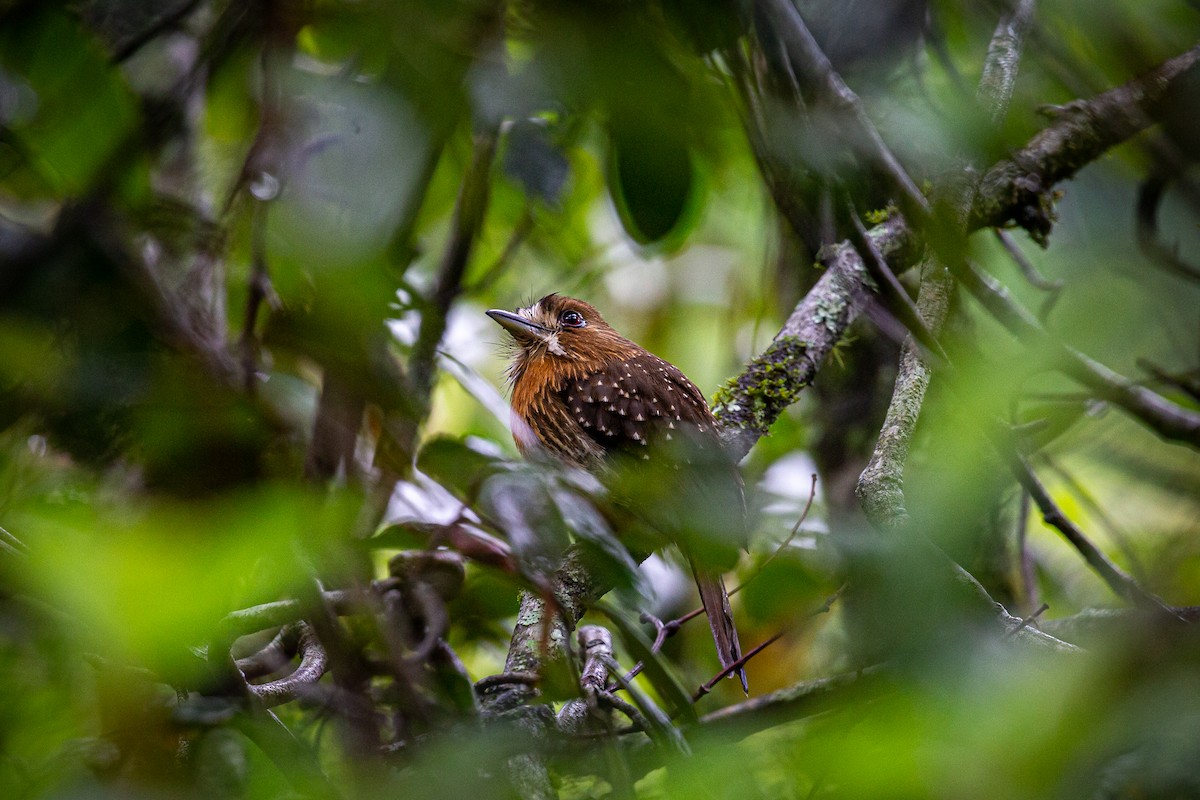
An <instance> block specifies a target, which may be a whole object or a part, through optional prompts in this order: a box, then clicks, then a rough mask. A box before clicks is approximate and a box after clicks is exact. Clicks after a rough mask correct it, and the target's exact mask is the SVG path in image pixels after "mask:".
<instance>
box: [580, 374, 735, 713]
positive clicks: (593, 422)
mask: <svg viewBox="0 0 1200 800" xmlns="http://www.w3.org/2000/svg"><path fill="white" fill-rule="evenodd" d="M559 398H560V399H561V401H562V402H563V404H564V405H565V406H566V408H567V411H568V413H570V414H571V415H572V417H573V418H574V419H575V421H576V422H578V423H579V425H580V426H582V428H583V429H584V431H585V432H586V433H587V435H588V436H589V437H591V439H592V440H593V441H595V442H596V443H597V444H598V445H600V447H602V448H603V449H604V451H605V452H606V453H612V454H616V453H627V454H628V453H633V454H635V455H640V456H641V457H643V458H646V459H648V460H649V459H651V454H652V453H653V452H655V451H656V450H657V449H659V446H662V445H667V444H670V443H672V440H673V439H681V440H683V439H687V438H690V439H691V440H692V441H680V444H682V445H683V447H681V448H673V449H672V453H671V455H672V456H674V457H682V459H684V460H685V461H691V460H692V457H693V456H697V457H701V458H702V461H703V463H701V464H698V465H695V466H696V467H697V469H692V470H685V471H684V472H683V473H682V474H681V473H678V472H674V473H673V475H672V477H671V478H670V479H669V480H668V482H667V485H668V486H669V487H670V488H669V490H667V491H668V492H669V493H670V494H672V495H674V496H675V497H676V499H677V503H676V506H678V509H677V510H678V511H680V513H679V514H672V513H670V510H669V506H670V504H669V503H668V504H664V503H663V502H662V498H661V497H658V498H657V502H654V505H655V506H656V507H657V511H658V512H659V513H657V514H653V516H655V517H656V518H657V519H658V521H659V522H661V521H662V520H663V516H662V512H663V510H664V505H665V506H666V507H667V510H668V514H667V515H668V516H670V517H674V518H675V523H674V524H675V525H680V524H682V525H683V526H687V527H693V528H694V527H695V526H694V525H693V524H692V523H695V521H696V520H695V519H694V517H695V516H699V517H701V518H703V519H704V521H705V522H707V523H709V525H710V526H713V525H715V527H716V528H717V529H718V530H715V531H709V535H714V534H715V535H716V536H717V537H721V538H725V540H726V541H729V540H730V538H732V539H733V540H734V541H736V542H737V543H738V544H741V545H744V543H745V498H744V495H743V491H742V480H741V475H740V473H738V471H737V468H736V466H734V465H733V464H732V462H729V461H727V460H725V457H724V451H723V450H722V449H721V445H720V438H719V437H718V435H717V425H716V420H715V419H714V418H713V415H712V412H711V411H710V410H709V408H708V403H707V402H706V401H705V399H704V395H703V394H701V393H700V390H699V389H697V388H696V386H695V384H693V383H692V382H691V381H690V380H688V378H687V376H685V375H684V374H683V372H681V371H680V370H679V368H678V367H676V366H675V365H673V364H671V363H669V362H667V361H664V360H662V359H661V358H658V357H657V356H654V355H651V354H650V353H642V354H640V355H636V356H634V357H630V358H627V359H623V360H619V361H614V362H612V363H611V364H609V365H607V366H606V367H605V368H604V369H601V370H597V371H595V372H592V373H589V374H587V375H583V376H581V377H578V378H576V379H574V380H571V381H569V382H568V383H567V384H566V386H564V388H563V389H562V390H561V392H560V393H559ZM691 447H697V448H698V449H690V448H691ZM674 466H680V465H678V464H676V465H674ZM713 473H717V474H715V475H714V474H713ZM648 474H653V473H648ZM662 490H663V487H661V486H658V487H652V491H651V492H650V494H651V496H652V498H653V497H654V496H656V495H660V493H661V492H662ZM652 501H653V500H652ZM642 510H643V511H649V510H650V509H648V508H646V507H645V506H643V508H642ZM689 512H690V515H691V516H692V517H693V519H691V520H690V521H685V520H686V519H687V518H688V517H689ZM711 512H716V513H711ZM701 527H704V526H703V525H702V526H701ZM729 528H733V530H729ZM679 544H680V547H681V548H682V549H684V552H685V555H688V561H689V562H690V563H691V567H692V572H693V575H694V576H695V578H696V585H697V587H698V588H699V590H700V598H701V600H702V601H703V603H704V609H705V611H706V613H707V615H708V620H709V625H710V627H711V628H712V635H713V639H714V641H715V642H716V645H717V653H718V655H719V656H720V661H721V665H722V666H725V667H728V666H730V665H731V664H733V663H734V662H735V661H737V660H738V659H739V658H740V657H741V646H740V645H739V643H738V635H737V628H735V627H734V624H733V615H732V612H731V611H730V608H729V596H728V595H727V594H726V592H725V585H724V583H723V581H722V580H721V575H720V570H716V569H713V568H712V567H711V566H706V565H704V564H701V563H698V562H697V560H696V559H695V558H694V557H693V555H694V554H695V551H692V554H688V551H689V550H690V548H687V547H685V545H684V542H683V541H679ZM734 674H736V675H737V676H738V677H739V679H740V680H741V683H742V688H743V689H745V688H746V672H745V670H744V669H739V670H737V671H736V672H735V673H734Z"/></svg>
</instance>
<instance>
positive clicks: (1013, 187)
mask: <svg viewBox="0 0 1200 800" xmlns="http://www.w3.org/2000/svg"><path fill="white" fill-rule="evenodd" d="M1197 61H1200V45H1197V46H1196V47H1193V48H1192V49H1191V50H1188V51H1187V52H1186V53H1183V54H1182V55H1179V56H1176V57H1175V58H1173V59H1171V60H1170V61H1167V62H1166V63H1164V64H1162V65H1161V66H1159V67H1158V68H1157V69H1154V70H1152V71H1150V72H1148V73H1146V74H1145V75H1142V76H1140V77H1137V78H1135V79H1133V80H1132V81H1129V82H1128V83H1125V84H1123V85H1121V86H1118V87H1116V88H1114V89H1109V90H1108V91H1107V92H1102V93H1101V94H1098V95H1096V96H1095V97H1092V98H1090V99H1088V100H1080V101H1076V102H1074V103H1071V104H1070V105H1068V106H1066V107H1064V108H1063V109H1062V113H1061V115H1060V116H1059V118H1058V120H1057V121H1056V122H1054V123H1053V124H1051V125H1050V126H1048V127H1047V128H1045V129H1044V130H1043V131H1042V132H1041V133H1039V134H1037V135H1036V136H1034V137H1033V139H1031V140H1030V141H1029V143H1028V144H1026V145H1025V146H1024V147H1023V148H1021V149H1020V150H1018V151H1017V152H1016V153H1014V154H1013V155H1012V156H1010V157H1009V158H1007V159H1005V160H1003V161H1001V162H999V163H998V164H996V165H995V166H993V167H992V168H991V169H989V170H988V171H987V172H986V173H985V174H984V176H983V178H982V179H981V180H980V181H979V187H978V190H977V193H976V196H975V200H974V203H973V207H972V211H971V215H970V217H969V219H968V222H967V229H968V231H972V230H977V229H979V228H995V227H1000V226H1002V225H1004V224H1005V223H1007V222H1008V221H1009V220H1012V221H1014V222H1016V223H1017V224H1018V225H1020V226H1021V227H1022V228H1025V229H1026V230H1027V231H1029V233H1030V235H1031V236H1033V238H1034V239H1035V240H1036V241H1037V242H1039V243H1040V244H1043V245H1045V243H1046V237H1047V236H1048V235H1049V233H1050V228H1051V226H1052V224H1053V217H1052V212H1051V206H1052V204H1053V202H1054V198H1053V197H1052V196H1051V194H1050V191H1051V189H1052V188H1053V186H1054V185H1055V184H1056V183H1058V182H1059V181H1064V180H1066V179H1068V178H1070V177H1072V176H1073V175H1074V174H1075V173H1076V172H1078V171H1079V170H1080V169H1082V168H1083V167H1085V166H1087V165H1088V164H1090V163H1091V162H1092V161H1095V160H1096V159H1097V158H1099V157H1100V156H1101V155H1103V154H1104V153H1105V152H1107V151H1108V150H1109V149H1110V148H1112V147H1114V146H1116V145H1118V144H1120V143H1121V142H1124V141H1125V140H1127V139H1129V138H1130V137H1132V136H1133V135H1134V134H1136V133H1139V132H1140V131H1142V130H1144V129H1146V128H1147V127H1149V126H1150V125H1151V124H1152V123H1153V122H1154V121H1155V120H1156V119H1157V118H1158V117H1159V116H1161V112H1162V109H1161V108H1159V107H1158V106H1159V102H1160V101H1161V100H1162V98H1163V95H1164V94H1165V93H1166V92H1167V90H1168V89H1169V88H1170V86H1171V85H1172V81H1174V80H1175V79H1177V78H1179V77H1180V76H1181V75H1182V74H1183V73H1184V72H1186V71H1187V69H1188V68H1189V67H1191V66H1192V65H1193V64H1195V63H1197Z"/></svg>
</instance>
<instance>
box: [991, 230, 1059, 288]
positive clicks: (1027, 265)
mask: <svg viewBox="0 0 1200 800" xmlns="http://www.w3.org/2000/svg"><path fill="white" fill-rule="evenodd" d="M993 232H994V233H995V234H996V239H998V240H999V242H1000V244H1001V245H1002V246H1003V247H1004V250H1005V252H1007V253H1008V255H1009V256H1010V257H1011V258H1012V260H1013V263H1014V264H1016V265H1017V269H1019V270H1021V274H1022V275H1024V276H1025V280H1026V281H1028V282H1029V285H1030V286H1032V287H1033V288H1035V289H1040V290H1042V291H1043V292H1049V293H1050V300H1049V301H1048V302H1051V303H1052V302H1054V301H1055V300H1057V299H1058V294H1059V292H1061V291H1062V289H1063V286H1064V285H1065V284H1063V282H1062V281H1052V280H1049V279H1048V278H1046V277H1044V276H1043V275H1042V274H1041V273H1040V272H1038V270H1037V267H1035V266H1034V265H1033V262H1032V261H1030V260H1029V259H1028V258H1026V256H1025V254H1024V253H1023V252H1021V248H1020V246H1019V245H1018V244H1017V243H1016V242H1015V241H1013V237H1012V234H1010V233H1009V232H1008V231H1006V230H1004V229H1002V228H994V229H993Z"/></svg>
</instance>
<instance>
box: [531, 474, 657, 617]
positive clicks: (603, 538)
mask: <svg viewBox="0 0 1200 800" xmlns="http://www.w3.org/2000/svg"><path fill="white" fill-rule="evenodd" d="M551 495H552V497H553V498H554V503H555V505H557V506H558V511H559V513H560V514H561V515H562V519H563V522H564V523H565V524H566V526H567V529H568V530H569V531H570V532H571V533H572V535H574V536H575V538H576V539H578V540H581V541H583V542H586V543H587V544H588V545H590V546H591V548H592V549H594V550H595V551H598V552H595V553H594V555H593V558H592V559H591V562H592V567H593V569H596V570H599V571H600V572H601V574H603V575H605V576H606V577H608V578H609V580H610V582H611V583H612V585H613V586H614V588H615V587H622V588H632V589H633V590H634V591H635V592H637V594H638V595H640V596H643V597H644V596H646V595H647V587H646V586H645V585H644V584H643V581H644V578H643V576H642V573H641V572H640V571H639V570H638V565H637V563H636V562H635V561H634V560H633V558H632V557H631V556H630V555H629V550H627V549H626V548H625V546H624V545H623V544H621V542H620V541H618V540H617V537H616V535H615V534H614V532H613V529H612V528H611V527H610V526H609V524H608V522H607V521H606V520H605V519H604V516H603V515H602V514H601V513H600V512H599V511H597V510H596V507H595V506H593V505H592V504H591V503H589V502H588V501H587V500H585V499H584V498H583V497H581V496H580V495H579V494H578V493H577V490H575V489H570V488H565V487H562V486H558V485H556V486H553V487H552V488H551Z"/></svg>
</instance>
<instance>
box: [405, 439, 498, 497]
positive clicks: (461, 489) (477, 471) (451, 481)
mask: <svg viewBox="0 0 1200 800" xmlns="http://www.w3.org/2000/svg"><path fill="white" fill-rule="evenodd" d="M502 468H503V465H502V463H501V462H498V461H497V460H496V458H495V457H494V456H493V454H491V453H485V452H482V451H480V450H479V449H477V448H473V447H471V445H470V442H469V440H461V439H454V438H451V437H449V436H439V437H437V438H435V439H433V440H432V441H430V442H427V443H426V444H425V446H424V447H422V448H421V452H420V453H418V454H417V469H419V470H421V472H423V473H425V474H426V475H428V476H429V477H430V478H433V479H434V480H435V481H437V482H438V483H440V484H441V485H442V486H445V487H447V488H449V489H451V490H453V491H454V492H455V493H456V494H457V495H458V496H459V497H468V496H471V495H473V494H474V493H475V492H476V491H478V489H479V487H480V484H481V482H482V481H483V480H484V479H485V478H487V477H488V476H489V475H491V474H492V473H495V472H497V471H498V470H500V469H502Z"/></svg>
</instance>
